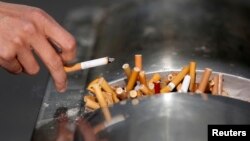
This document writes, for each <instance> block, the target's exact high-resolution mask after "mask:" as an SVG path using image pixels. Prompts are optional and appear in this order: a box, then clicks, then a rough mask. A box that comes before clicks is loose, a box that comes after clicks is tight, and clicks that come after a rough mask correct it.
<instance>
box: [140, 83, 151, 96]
mask: <svg viewBox="0 0 250 141" xmlns="http://www.w3.org/2000/svg"><path fill="white" fill-rule="evenodd" d="M140 91H141V92H142V93H144V94H145V95H152V94H153V93H152V91H150V90H149V88H148V87H146V86H145V85H143V84H141V85H140Z"/></svg>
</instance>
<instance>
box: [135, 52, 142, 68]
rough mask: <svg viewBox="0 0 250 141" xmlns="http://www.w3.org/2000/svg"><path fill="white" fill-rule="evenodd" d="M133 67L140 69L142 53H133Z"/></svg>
mask: <svg viewBox="0 0 250 141" xmlns="http://www.w3.org/2000/svg"><path fill="white" fill-rule="evenodd" d="M135 67H137V68H139V69H140V70H142V55H141V54H136V55H135Z"/></svg>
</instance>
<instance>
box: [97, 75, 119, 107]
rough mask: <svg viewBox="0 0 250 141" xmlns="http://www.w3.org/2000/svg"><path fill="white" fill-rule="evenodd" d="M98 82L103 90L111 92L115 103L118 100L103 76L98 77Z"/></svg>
mask: <svg viewBox="0 0 250 141" xmlns="http://www.w3.org/2000/svg"><path fill="white" fill-rule="evenodd" d="M99 83H100V85H101V87H102V88H103V89H104V91H106V92H108V93H111V94H112V99H113V101H114V102H115V103H117V102H119V101H120V100H119V99H118V98H117V96H116V93H115V92H114V91H113V89H112V88H111V86H110V85H109V84H108V82H107V81H106V80H105V79H104V78H103V77H101V78H99Z"/></svg>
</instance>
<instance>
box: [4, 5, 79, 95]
mask: <svg viewBox="0 0 250 141" xmlns="http://www.w3.org/2000/svg"><path fill="white" fill-rule="evenodd" d="M48 39H49V40H51V41H53V42H54V43H56V44H57V45H59V47H60V48H61V50H62V53H61V54H58V53H57V52H56V51H55V49H54V48H53V47H52V45H51V44H50V42H49V41H48ZM33 52H35V53H36V54H37V56H38V57H39V58H40V59H41V60H42V61H43V63H44V64H45V65H46V67H47V68H48V70H49V71H50V74H51V75H52V78H53V80H54V83H55V86H56V89H57V90H58V91H59V92H63V91H65V90H66V86H67V78H66V73H65V71H64V69H63V64H64V63H65V62H67V61H70V60H72V59H73V58H74V57H75V53H76V47H75V39H74V38H73V37H72V35H70V34H69V33H68V32H67V31H65V30H64V29H63V28H62V27H61V26H60V25H59V24H58V23H57V22H56V21H55V20H54V19H53V18H52V17H50V16H49V15H48V14H46V13H45V12H44V11H42V10H41V9H38V8H34V7H30V6H24V5H17V4H9V3H4V2H0V66H1V67H3V68H4V69H6V70H8V71H9V72H12V73H15V74H17V73H20V72H25V73H27V74H30V75H34V74H36V73H38V71H39V65H38V63H37V61H36V60H35V58H34V56H33Z"/></svg>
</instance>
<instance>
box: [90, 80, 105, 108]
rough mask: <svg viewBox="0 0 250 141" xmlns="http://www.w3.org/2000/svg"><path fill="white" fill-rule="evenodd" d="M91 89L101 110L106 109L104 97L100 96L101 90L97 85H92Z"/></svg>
mask: <svg viewBox="0 0 250 141" xmlns="http://www.w3.org/2000/svg"><path fill="white" fill-rule="evenodd" d="M93 89H94V91H95V95H96V98H97V100H98V102H99V104H100V106H101V107H102V108H104V107H108V104H107V103H106V101H105V99H104V96H103V94H102V90H101V87H100V85H99V84H94V85H93Z"/></svg>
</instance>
